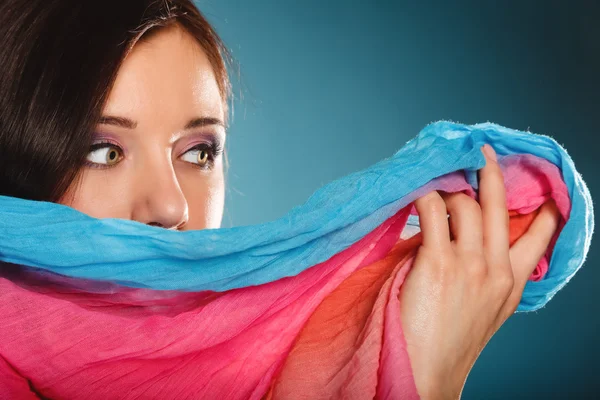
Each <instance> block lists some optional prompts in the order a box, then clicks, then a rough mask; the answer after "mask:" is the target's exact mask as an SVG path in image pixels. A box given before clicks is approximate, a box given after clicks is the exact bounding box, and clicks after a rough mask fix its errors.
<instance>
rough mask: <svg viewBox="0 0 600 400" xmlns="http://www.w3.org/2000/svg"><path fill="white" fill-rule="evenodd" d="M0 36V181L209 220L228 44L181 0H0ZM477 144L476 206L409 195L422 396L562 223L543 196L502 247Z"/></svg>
mask: <svg viewBox="0 0 600 400" xmlns="http://www.w3.org/2000/svg"><path fill="white" fill-rule="evenodd" d="M0 37H3V38H4V44H3V45H2V47H1V50H0V51H1V54H0V60H2V61H0V63H1V64H0V71H1V72H2V73H1V74H0V171H2V172H1V173H0V177H1V178H0V194H1V195H8V196H15V197H21V198H25V199H33V200H43V201H51V202H59V203H62V204H65V205H68V206H71V207H73V208H75V209H77V210H79V211H82V212H84V213H86V214H89V215H91V216H93V217H97V218H122V219H131V220H135V221H138V222H141V223H144V224H149V225H156V226H160V227H163V228H166V229H173V230H182V231H183V230H191V229H205V228H217V227H219V226H220V223H221V218H222V214H223V204H224V186H225V183H224V172H223V158H224V145H225V139H226V126H227V112H228V106H227V105H228V101H229V98H230V85H229V81H228V77H227V71H226V64H227V62H228V60H229V56H228V53H227V50H226V49H225V47H224V46H223V44H222V43H221V41H220V39H219V37H218V36H217V34H216V33H215V31H214V30H213V28H212V27H211V26H210V24H209V23H208V22H207V21H206V20H205V19H204V17H203V16H202V15H201V14H200V13H199V12H198V10H197V9H196V8H195V6H194V5H193V4H192V3H191V2H190V1H188V0H160V1H151V0H129V1H127V2H125V3H121V2H117V1H112V0H109V1H103V2H80V1H74V0H54V1H50V2H49V1H41V0H6V1H4V2H3V3H2V5H0ZM484 151H485V152H486V155H487V161H488V162H487V164H486V166H485V167H484V168H483V169H482V170H481V171H480V191H479V193H480V203H481V205H480V204H478V203H477V202H475V201H474V200H472V199H471V198H470V197H468V196H467V195H465V194H462V193H456V194H445V193H438V192H432V193H429V194H428V195H426V196H424V197H422V198H420V199H418V200H417V201H416V202H415V207H416V209H417V211H418V212H419V215H420V222H421V230H422V234H423V242H422V245H421V247H420V248H419V252H418V255H417V258H416V260H415V263H414V265H413V270H412V271H411V273H410V274H409V276H408V278H407V281H406V282H405V284H404V285H403V289H402V292H401V304H402V310H401V314H402V323H403V327H404V330H405V336H406V340H407V344H408V351H409V354H410V359H411V365H412V367H413V372H414V377H415V382H416V385H417V389H418V392H419V394H420V396H421V397H422V398H456V397H459V396H460V393H461V391H462V387H463V385H464V382H465V380H466V377H467V375H468V373H469V371H470V369H471V367H472V365H473V363H474V362H475V360H476V358H477V357H478V355H479V353H480V351H481V350H482V348H483V347H484V346H485V344H486V343H487V341H488V340H489V338H490V337H491V336H492V335H493V333H494V332H495V331H496V330H497V329H498V328H499V327H500V326H501V325H502V323H503V322H504V321H505V320H506V319H507V318H508V317H509V316H510V315H511V314H512V313H513V312H514V310H515V309H516V307H517V305H518V303H519V300H520V297H521V293H522V291H523V288H524V286H525V283H526V281H527V279H528V277H529V276H530V274H531V272H532V270H533V269H534V267H535V266H536V265H537V263H538V261H539V259H540V258H541V257H542V256H543V254H544V252H545V250H546V248H547V247H548V244H549V242H550V240H551V238H552V236H553V234H554V232H555V230H556V227H557V224H558V213H557V211H556V210H555V207H554V206H553V205H552V203H547V204H546V205H544V207H542V209H541V211H540V213H539V215H538V216H537V218H536V219H535V221H534V223H533V224H532V226H531V228H530V229H529V231H528V232H527V233H526V234H525V235H523V236H522V237H521V239H520V240H519V241H518V242H517V243H516V244H514V245H513V246H512V247H511V248H509V240H508V210H507V209H506V201H505V191H504V181H503V177H502V172H501V170H500V168H499V166H498V164H497V163H496V162H495V155H494V153H493V150H491V147H489V146H486V149H485V150H484ZM448 214H449V215H450V219H448V218H447V215H448Z"/></svg>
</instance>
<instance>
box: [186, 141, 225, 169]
mask: <svg viewBox="0 0 600 400" xmlns="http://www.w3.org/2000/svg"><path fill="white" fill-rule="evenodd" d="M188 138H189V139H190V140H189V141H188V143H186V146H185V150H184V151H182V152H181V153H180V154H179V157H178V158H181V157H182V156H183V155H184V154H186V153H189V152H191V151H206V152H207V153H208V162H207V164H206V165H198V164H194V163H190V162H187V161H184V162H186V163H188V164H190V166H192V167H194V168H198V169H203V170H207V169H208V170H210V169H212V168H213V166H214V162H215V160H216V159H217V158H218V157H219V156H221V154H223V142H222V140H221V138H220V137H219V136H218V135H216V134H212V133H211V134H206V133H204V134H192V135H188V136H186V137H184V138H182V139H180V140H186V139H188Z"/></svg>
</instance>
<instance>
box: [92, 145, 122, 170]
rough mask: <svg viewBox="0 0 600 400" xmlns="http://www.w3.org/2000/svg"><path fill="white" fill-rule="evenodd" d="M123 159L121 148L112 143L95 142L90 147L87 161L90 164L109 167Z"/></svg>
mask: <svg viewBox="0 0 600 400" xmlns="http://www.w3.org/2000/svg"><path fill="white" fill-rule="evenodd" d="M122 159H123V150H122V149H121V148H120V147H119V146H117V145H114V144H112V143H96V144H93V145H92V146H91V147H90V152H89V153H88V155H87V158H86V160H87V162H88V163H89V164H92V166H99V167H102V166H106V167H110V166H113V165H115V164H117V163H118V162H119V161H121V160H122Z"/></svg>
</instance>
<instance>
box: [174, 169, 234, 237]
mask: <svg viewBox="0 0 600 400" xmlns="http://www.w3.org/2000/svg"><path fill="white" fill-rule="evenodd" d="M178 180H179V185H180V187H181V190H182V191H183V195H184V196H185V199H186V201H187V203H188V210H189V221H188V223H187V225H186V227H185V229H186V230H192V229H194V230H197V229H216V228H219V227H221V220H222V218H223V209H224V203H225V182H224V178H223V172H222V171H213V172H212V173H211V174H210V176H207V177H202V178H199V177H198V176H195V174H194V173H191V174H180V175H179V176H178Z"/></svg>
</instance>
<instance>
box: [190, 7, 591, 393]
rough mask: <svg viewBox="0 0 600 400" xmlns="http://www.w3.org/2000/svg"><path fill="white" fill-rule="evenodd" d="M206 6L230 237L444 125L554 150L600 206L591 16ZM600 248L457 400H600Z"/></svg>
mask: <svg viewBox="0 0 600 400" xmlns="http://www.w3.org/2000/svg"><path fill="white" fill-rule="evenodd" d="M197 4H198V6H199V7H200V9H201V10H202V11H203V12H204V13H205V14H206V15H207V17H208V18H209V20H210V21H211V22H212V23H213V24H214V25H215V26H216V28H217V30H218V32H219V33H220V34H221V36H222V37H223V39H224V40H225V42H226V44H227V46H228V47H229V48H230V49H231V51H232V53H233V56H234V57H235V59H236V61H237V63H238V64H239V68H240V77H241V79H240V80H239V81H236V82H235V95H236V100H235V104H234V114H233V120H232V125H231V128H230V130H229V133H228V135H229V136H228V139H227V140H228V143H227V152H228V158H229V163H230V166H229V172H228V190H227V200H226V212H225V217H224V221H223V226H224V227H230V226H239V225H248V224H256V223H261V222H266V221H269V220H273V219H276V218H278V217H281V216H282V215H284V214H285V213H286V212H287V211H289V210H290V209H291V208H292V207H294V206H296V205H299V204H301V203H303V202H304V201H305V200H306V199H307V198H308V197H309V196H310V195H311V194H312V193H313V192H314V191H315V190H316V189H317V188H319V187H320V186H322V185H323V184H325V183H327V182H330V181H332V180H334V179H336V178H339V177H342V176H344V175H346V174H349V173H351V172H354V171H357V170H360V169H363V168H366V167H368V166H370V165H371V164H373V163H375V162H377V161H379V160H381V159H383V158H385V157H389V156H390V155H392V154H393V153H394V152H395V151H396V150H398V149H399V148H401V147H402V146H403V145H404V144H405V143H406V142H407V141H408V140H409V139H411V138H412V137H414V136H415V135H416V134H417V133H418V132H419V130H420V129H421V128H423V127H424V126H425V125H426V124H428V123H429V122H432V121H436V120H439V119H449V120H453V121H457V122H461V123H469V124H471V123H477V122H485V121H492V122H496V123H499V124H502V125H505V126H508V127H510V128H515V129H521V130H530V131H531V132H535V133H543V134H547V135H551V136H553V137H554V138H555V139H556V140H557V141H558V142H559V143H561V144H562V145H563V146H564V147H565V148H566V149H567V151H568V152H569V154H570V155H571V157H572V158H573V159H574V161H575V164H576V166H577V168H578V170H579V171H580V172H581V173H582V176H583V179H584V180H585V181H586V182H587V184H588V186H589V188H590V191H591V193H592V197H593V198H594V199H596V197H597V195H598V193H599V192H598V188H599V184H600V179H599V175H598V174H599V172H598V168H597V167H598V165H599V163H598V145H599V140H600V139H599V132H598V129H597V116H598V115H600V112H599V107H600V78H599V77H598V76H599V73H600V24H599V23H598V21H600V6H599V3H597V2H593V1H579V2H577V1H575V2H566V1H563V2H559V1H544V2H541V1H539V2H535V1H508V0H507V1H504V2H491V1H490V2H476V1H463V2H429V1H423V2H402V1H383V0H377V1H375V0H372V1H355V0H346V1H338V0H329V1H315V0H305V1H291V0H254V1H247V0H246V1H242V0H218V1H216V0H213V1H204V0H203V1H199V2H197ZM596 241H597V239H596V238H595V240H593V241H592V247H591V250H590V253H589V255H588V259H587V261H586V263H585V264H584V266H583V268H582V269H581V270H580V271H579V273H578V274H577V275H576V276H575V277H574V278H573V279H572V280H571V282H570V283H569V284H568V285H567V286H566V287H565V288H564V289H563V290H562V291H561V292H559V293H558V295H557V296H556V297H555V298H554V299H553V300H552V301H550V303H549V304H548V305H547V306H546V307H545V308H544V309H542V310H540V311H538V312H535V313H528V314H519V315H515V316H514V317H512V318H510V319H509V320H508V321H507V322H506V323H505V325H504V326H503V327H502V328H501V329H500V331H499V332H498V333H497V334H496V335H495V336H494V337H493V338H492V340H491V342H490V343H489V345H488V346H487V347H486V348H485V350H484V351H483V353H482V355H481V357H480V358H479V360H478V361H477V363H476V364H475V366H474V368H473V370H472V373H471V375H470V376H469V378H468V381H467V384H466V388H465V391H464V394H463V398H465V399H507V398H587V397H592V396H593V395H594V394H595V395H596V396H598V395H599V393H600V379H598V378H596V374H597V372H598V360H599V358H600V345H599V344H598V342H599V341H598V340H597V339H598V337H597V336H598V333H599V332H600V312H599V310H598V306H597V304H598V299H597V297H595V296H596V295H597V293H596V290H598V289H597V288H598V283H599V282H600V266H599V265H598V264H599V261H600V254H599V251H598V246H597V244H596V243H595V242H596ZM596 398H599V397H596Z"/></svg>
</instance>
